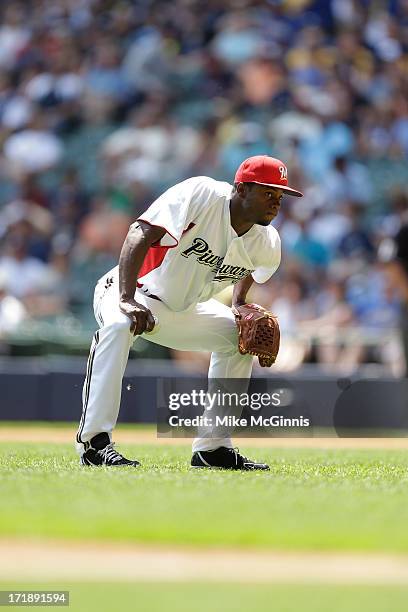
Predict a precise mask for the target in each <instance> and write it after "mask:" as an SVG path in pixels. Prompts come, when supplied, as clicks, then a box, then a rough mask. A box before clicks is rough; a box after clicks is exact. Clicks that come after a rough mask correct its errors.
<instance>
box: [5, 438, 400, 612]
mask: <svg viewBox="0 0 408 612" xmlns="http://www.w3.org/2000/svg"><path fill="white" fill-rule="evenodd" d="M248 442H250V441H249V440H248ZM120 450H121V451H123V452H124V453H125V454H127V455H128V456H130V457H137V458H138V459H139V460H141V461H142V463H143V465H142V467H140V468H137V469H134V468H125V469H118V470H110V469H106V468H96V469H92V468H91V469H86V468H82V467H81V466H79V464H78V459H77V457H76V455H75V453H74V451H73V447H72V445H70V444H52V443H23V442H1V443H0V492H1V497H0V540H1V539H2V538H3V540H4V539H5V538H6V539H10V538H14V537H15V538H19V539H21V538H24V537H27V538H34V540H36V541H42V542H45V541H46V540H47V539H60V540H66V541H77V542H82V543H83V542H86V541H87V540H89V541H90V542H95V541H104V542H107V543H109V542H112V543H115V542H120V543H135V544H138V543H139V544H144V545H166V546H170V547H172V546H173V547H175V548H177V547H180V546H181V547H184V548H186V547H192V548H194V549H203V548H208V547H214V546H215V547H227V548H229V549H236V550H237V551H241V550H245V549H251V550H256V549H259V550H260V551H261V550H286V551H333V552H339V551H344V552H347V551H348V552H366V553H374V552H375V553H408V530H407V529H406V525H407V524H408V453H406V452H405V451H403V450H400V451H399V450H368V449H367V450H318V449H277V448H275V449H274V448H264V449H262V448H256V449H255V448H254V449H251V448H250V445H249V444H248V446H245V448H243V449H242V450H243V451H245V453H246V454H248V455H250V456H254V457H257V458H259V459H264V460H267V461H268V462H269V463H270V465H271V471H270V472H269V473H262V472H260V473H239V472H236V473H235V472H223V471H201V470H200V471H199V470H197V471H195V470H191V469H190V468H189V460H190V450H189V447H188V446H168V445H162V446H160V445H158V444H151V445H150V444H149V445H138V446H136V445H121V446H120ZM29 587H35V588H37V589H39V588H41V590H44V589H46V588H52V589H54V590H55V589H69V590H70V591H71V605H70V609H73V610H84V611H85V610H88V611H89V610H105V609H106V610H112V609H113V608H116V609H120V610H121V611H125V610H133V609H140V610H143V611H144V610H147V611H149V612H155V611H156V610H157V611H158V610H160V611H166V612H167V611H168V612H172V611H173V610H174V611H176V610H177V611H178V612H184V611H187V610H189V611H190V610H194V611H198V612H201V610H203V611H204V610H208V609H216V610H223V611H224V610H225V611H229V610H235V611H238V612H240V611H241V610H242V611H245V612H246V611H247V610H248V609H252V610H253V611H258V610H259V611H261V610H262V611H263V610H277V611H279V612H284V611H292V610H293V611H295V610H296V611H300V610H301V611H302V612H303V611H304V612H309V610H310V612H311V611H313V612H320V611H322V612H323V611H325V612H326V611H327V610H328V609H330V610H331V612H343V611H346V610H347V612H354V610H355V611H356V612H357V610H358V611H359V612H361V611H365V610H370V612H380V611H381V612H382V611H384V612H385V611H388V610H393V612H394V611H399V610H401V611H402V610H406V607H407V606H406V601H407V596H408V586H407V587H405V586H392V585H384V586H380V585H378V586H370V587H369V586H366V585H361V586H358V585H354V586H352V585H347V584H345V585H341V586H340V585H337V586H330V585H323V584H322V585H313V584H310V585H299V584H297V585H296V584H293V585H279V584H278V585H273V584H270V585H268V584H242V585H237V584H223V583H205V582H203V583H200V584H196V583H194V582H186V583H168V584H165V583H162V582H160V581H159V580H158V581H157V582H152V583H145V582H141V583H136V584H132V583H126V582H124V583H123V584H118V583H112V584H109V583H106V584H105V583H104V585H103V588H102V587H101V585H100V584H93V583H89V584H88V583H87V581H86V580H84V582H83V583H75V584H70V585H67V584H61V583H58V584H50V585H48V587H47V585H43V584H41V587H40V586H39V585H32V584H25V583H23V582H20V583H17V582H14V583H12V584H10V583H6V582H4V580H3V581H2V580H1V574H0V589H10V588H14V589H17V588H29Z"/></svg>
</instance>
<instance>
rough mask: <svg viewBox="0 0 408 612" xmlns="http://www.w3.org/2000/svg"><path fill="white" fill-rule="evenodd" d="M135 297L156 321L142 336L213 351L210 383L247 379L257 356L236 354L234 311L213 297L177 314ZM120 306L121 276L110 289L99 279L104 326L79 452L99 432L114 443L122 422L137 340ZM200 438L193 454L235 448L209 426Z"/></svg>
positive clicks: (91, 363)
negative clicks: (126, 375)
mask: <svg viewBox="0 0 408 612" xmlns="http://www.w3.org/2000/svg"><path fill="white" fill-rule="evenodd" d="M110 276H111V277H112V274H111V275H110ZM143 290H145V288H143ZM135 299H136V301H137V302H139V303H140V304H143V305H144V306H146V307H147V308H149V309H150V310H151V312H152V313H153V315H154V316H155V317H157V319H158V325H157V326H156V327H155V329H154V330H153V332H152V333H150V334H143V337H144V338H145V339H146V340H148V341H149V342H154V343H156V344H160V345H162V346H166V347H169V348H172V349H178V350H185V351H212V354H211V361H210V367H209V372H208V377H209V379H211V378H217V379H230V378H231V379H237V378H238V379H246V380H249V378H250V376H251V371H252V362H253V357H252V356H251V355H241V354H240V353H239V351H238V340H237V329H236V324H235V320H234V316H233V314H232V311H231V309H230V308H228V307H227V306H225V305H224V304H221V303H220V302H218V301H217V300H214V299H211V300H209V301H208V302H202V303H199V304H196V305H195V306H194V307H192V308H189V309H188V310H185V311H182V312H174V311H172V310H170V309H169V308H168V307H167V306H166V305H165V304H164V303H163V302H161V301H159V300H157V299H154V298H150V297H148V296H147V295H146V294H144V293H143V292H142V290H139V289H138V290H137V291H136V294H135ZM118 304H119V284H118V278H117V276H116V277H114V278H113V282H112V283H111V284H110V286H109V287H108V288H106V279H105V278H104V279H103V280H101V281H99V283H98V284H97V285H96V288H95V295H94V313H95V317H96V320H97V322H98V324H99V326H100V327H99V329H98V330H97V331H96V332H95V335H94V338H93V342H92V345H91V349H90V354H89V359H88V365H87V372H86V378H85V382H84V386H83V392H82V403H83V410H82V417H81V421H80V425H79V429H78V433H77V450H78V452H79V453H80V454H82V453H83V452H84V450H85V443H86V442H87V441H89V440H91V438H92V437H93V436H95V435H96V434H98V433H100V432H107V433H108V434H109V436H110V438H111V439H112V431H113V429H114V427H115V425H116V421H117V418H118V414H119V408H120V399H121V392H122V379H123V375H124V372H125V368H126V364H127V361H128V357H129V350H130V347H131V346H132V344H133V342H134V341H137V338H138V336H136V337H135V336H133V334H131V333H130V319H129V318H128V317H127V316H126V315H124V314H123V313H122V312H121V311H120V310H119V305H118ZM235 390H236V389H235ZM244 391H246V389H244ZM200 436H201V437H199V438H195V440H194V441H193V452H195V451H205V450H211V449H215V448H218V447H219V446H227V447H229V448H231V447H232V442H231V439H230V437H223V438H219V437H218V438H216V437H213V434H212V431H211V427H209V428H207V429H206V430H200Z"/></svg>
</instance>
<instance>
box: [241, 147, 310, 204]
mask: <svg viewBox="0 0 408 612" xmlns="http://www.w3.org/2000/svg"><path fill="white" fill-rule="evenodd" d="M234 183H258V185H269V186H270V187H277V188H278V189H282V191H283V192H284V193H287V194H288V195H292V196H296V197H297V198H301V197H302V196H303V193H302V192H301V191H297V190H296V189H292V187H288V169H287V168H286V166H285V164H284V163H283V162H282V161H281V160H280V159H275V157H269V155H255V156H254V157H248V159H246V160H245V161H243V162H242V164H241V165H240V167H239V168H238V170H237V172H236V174H235V180H234Z"/></svg>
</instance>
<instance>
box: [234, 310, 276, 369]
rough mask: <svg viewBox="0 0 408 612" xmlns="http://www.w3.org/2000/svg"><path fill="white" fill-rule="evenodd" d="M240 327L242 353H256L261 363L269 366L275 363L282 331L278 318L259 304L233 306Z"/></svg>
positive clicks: (239, 340)
mask: <svg viewBox="0 0 408 612" xmlns="http://www.w3.org/2000/svg"><path fill="white" fill-rule="evenodd" d="M232 312H233V313H234V315H235V321H236V324H237V327H238V348H239V352H240V353H241V355H245V354H246V353H249V354H250V355H256V356H257V357H258V360H259V365H260V366H262V367H267V368H269V367H270V366H271V365H272V364H273V363H275V360H276V357H277V355H278V351H279V344H280V331H279V323H278V319H277V317H276V316H275V315H273V314H272V313H271V312H269V311H268V310H265V308H262V306H258V304H243V305H242V306H233V307H232Z"/></svg>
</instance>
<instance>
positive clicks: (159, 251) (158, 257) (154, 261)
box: [137, 219, 195, 288]
mask: <svg viewBox="0 0 408 612" xmlns="http://www.w3.org/2000/svg"><path fill="white" fill-rule="evenodd" d="M140 221H143V222H144V223H149V222H148V221H144V220H143V219H140ZM149 225H153V224H152V223H149ZM194 226H195V223H190V225H189V226H188V227H186V229H185V230H184V231H183V233H182V236H184V234H185V233H186V232H188V230H190V229H192V228H193V227H194ZM153 227H161V226H160V225H155V226H153ZM161 229H164V230H165V231H166V232H167V233H168V234H170V232H168V231H167V230H166V228H165V227H162V228H161ZM170 236H171V237H172V238H173V239H174V240H176V239H175V238H174V236H172V235H171V234H170ZM176 242H177V244H175V245H173V246H161V245H160V243H159V241H157V242H154V243H153V244H152V246H151V247H150V248H149V250H148V251H147V253H146V256H145V258H144V260H143V263H142V265H141V268H140V270H139V274H138V278H142V277H143V276H146V274H149V272H152V271H153V270H155V269H156V268H158V267H159V266H161V264H162V263H163V259H164V258H165V257H166V253H167V251H168V250H169V249H174V247H176V246H177V245H178V240H176ZM137 286H138V287H139V288H140V287H143V284H142V283H137Z"/></svg>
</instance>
